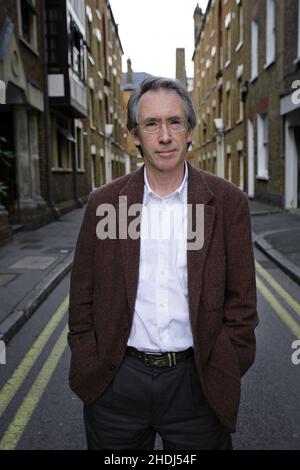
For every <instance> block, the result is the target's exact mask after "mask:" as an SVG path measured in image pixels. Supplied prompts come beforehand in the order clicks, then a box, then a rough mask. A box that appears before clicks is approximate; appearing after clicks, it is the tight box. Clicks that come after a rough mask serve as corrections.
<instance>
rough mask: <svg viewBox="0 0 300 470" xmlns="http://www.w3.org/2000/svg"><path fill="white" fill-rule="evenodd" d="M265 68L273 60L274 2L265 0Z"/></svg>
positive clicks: (273, 0)
mask: <svg viewBox="0 0 300 470" xmlns="http://www.w3.org/2000/svg"><path fill="white" fill-rule="evenodd" d="M266 23H267V24H266V66H268V65H270V64H271V63H272V62H274V60H275V39H276V38H275V0H267V16H266Z"/></svg>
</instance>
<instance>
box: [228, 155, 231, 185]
mask: <svg viewBox="0 0 300 470" xmlns="http://www.w3.org/2000/svg"><path fill="white" fill-rule="evenodd" d="M227 179H228V181H230V182H231V181H232V161H231V153H227Z"/></svg>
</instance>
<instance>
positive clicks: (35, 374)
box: [0, 250, 300, 450]
mask: <svg viewBox="0 0 300 470" xmlns="http://www.w3.org/2000/svg"><path fill="white" fill-rule="evenodd" d="M255 255H256V262H257V280H258V282H257V285H258V306H259V316H260V325H259V327H258V328H257V358H256V363H255V365H254V366H253V367H252V369H251V370H250V371H249V373H248V374H247V375H246V377H245V378H244V379H243V385H242V402H241V408H240V414H239V420H238V428H237V433H236V434H235V435H234V436H233V442H234V447H235V448H236V449H244V450H247V449H256V450H259V449H293V450H296V449H298V450H299V449H300V409H299V406H298V391H299V389H300V373H299V370H300V365H298V366H297V365H294V364H293V363H292V359H291V357H292V353H293V349H292V347H291V345H292V342H293V341H294V340H295V339H299V338H300V319H299V315H300V292H299V287H298V286H297V285H296V284H295V283H294V282H292V281H291V280H290V279H289V278H288V277H287V276H286V275H285V274H283V273H282V271H281V270H280V269H279V268H277V267H276V266H275V265H274V264H273V263H272V262H271V261H270V260H268V259H267V258H266V257H265V256H264V255H263V254H262V253H261V252H258V251H257V250H255ZM68 289H69V276H67V277H66V278H65V279H63V281H62V282H61V283H60V285H59V286H58V287H57V288H56V289H55V290H54V291H53V292H52V294H51V295H50V296H49V297H48V298H47V299H46V301H45V302H44V303H43V304H42V305H41V306H40V308H39V309H38V310H37V311H36V312H35V313H34V315H33V316H32V317H31V319H30V320H29V321H28V322H27V323H26V324H25V325H24V326H23V327H22V329H21V330H20V331H19V332H18V333H17V334H16V335H15V337H14V338H13V339H12V340H11V342H10V343H9V345H8V347H7V364H6V365H5V366H1V377H0V387H1V391H0V418H1V426H0V449H49V450H50V449H57V450H59V449H64V450H72V449H84V448H85V436H84V428H83V422H82V406H81V403H80V401H79V399H77V397H76V396H74V395H73V393H72V392H71V391H70V389H69V386H68V368H69V359H70V352H69V348H68V346H67V343H66V323H67V313H66V312H67V305H68V300H67V297H66V296H67V295H68ZM157 448H158V449H159V448H161V446H160V442H159V440H158V441H157Z"/></svg>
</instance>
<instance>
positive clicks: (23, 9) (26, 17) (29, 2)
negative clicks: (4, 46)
mask: <svg viewBox="0 0 300 470" xmlns="http://www.w3.org/2000/svg"><path fill="white" fill-rule="evenodd" d="M19 12H20V15H19V16H20V32H21V37H22V39H23V40H24V41H25V42H26V43H27V44H29V45H30V47H31V48H32V49H34V50H37V34H36V9H35V0H20V1H19Z"/></svg>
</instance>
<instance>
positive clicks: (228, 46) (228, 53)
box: [226, 27, 231, 64]
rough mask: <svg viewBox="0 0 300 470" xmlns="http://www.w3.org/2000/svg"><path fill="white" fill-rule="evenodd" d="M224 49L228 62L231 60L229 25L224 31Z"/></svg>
mask: <svg viewBox="0 0 300 470" xmlns="http://www.w3.org/2000/svg"><path fill="white" fill-rule="evenodd" d="M226 51H227V57H226V64H228V63H229V62H230V61H231V29H230V27H228V28H227V32H226Z"/></svg>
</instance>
